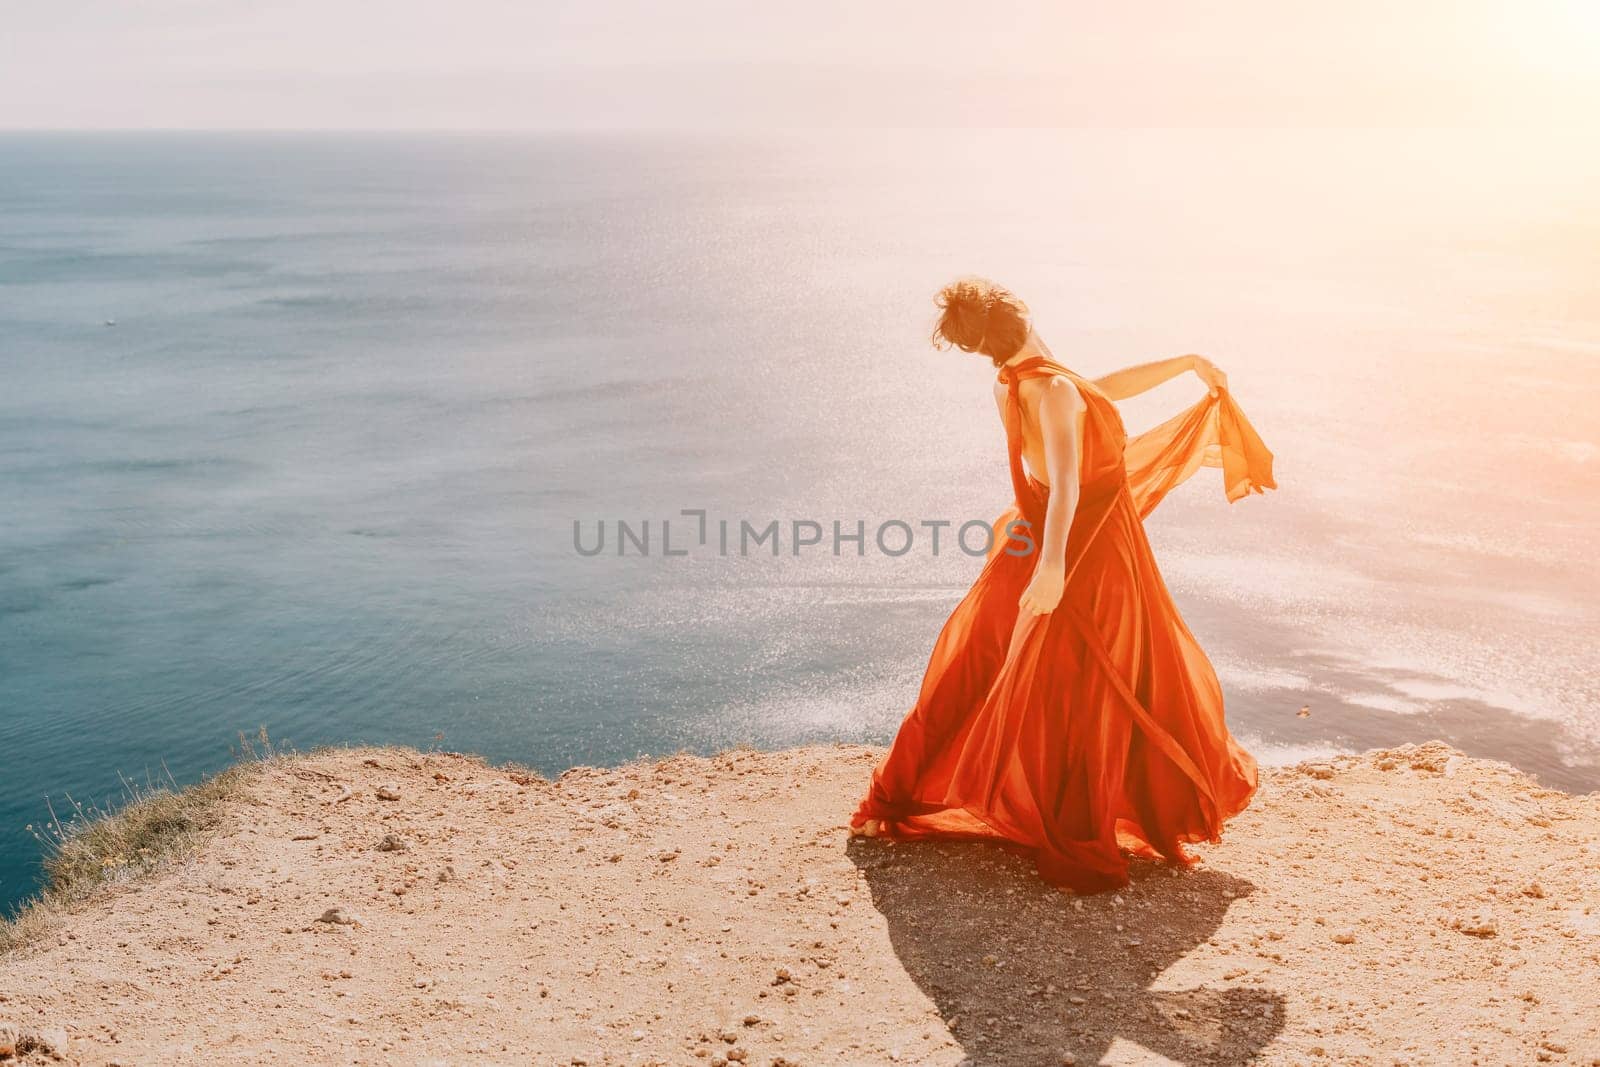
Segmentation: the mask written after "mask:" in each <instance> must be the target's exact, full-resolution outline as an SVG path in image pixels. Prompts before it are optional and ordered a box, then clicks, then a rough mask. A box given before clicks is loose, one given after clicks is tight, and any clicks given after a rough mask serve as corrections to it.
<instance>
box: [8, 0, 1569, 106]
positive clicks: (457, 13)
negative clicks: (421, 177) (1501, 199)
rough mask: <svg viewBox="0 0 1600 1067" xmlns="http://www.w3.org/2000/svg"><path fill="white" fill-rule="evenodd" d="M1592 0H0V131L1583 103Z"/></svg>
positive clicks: (1564, 104)
mask: <svg viewBox="0 0 1600 1067" xmlns="http://www.w3.org/2000/svg"><path fill="white" fill-rule="evenodd" d="M1597 111H1600V0H1381V2H1377V0H1340V2H1338V3H1329V2H1327V0H1232V2H1228V0H1221V2H1217V3H1209V4H1200V3H1194V2H1188V0H1183V2H1147V3H1138V4H1114V3H1104V2H1098V0H1097V2H1094V3H1088V2H1055V3H1048V2H1045V3H1016V2H973V0H969V2H965V3H952V2H947V0H820V2H818V0H812V2H809V3H804V4H788V5H784V4H779V3H762V2H754V3H752V2H751V0H740V2H737V3H735V2H730V0H680V2H677V3H664V2H659V0H598V2H584V3H576V2H541V0H434V2H427V0H383V2H379V0H42V2H41V0H0V128H35V129H37V128H86V127H87V128H100V127H122V128H141V127H202V128H206V127H210V128H216V127H227V128H261V127H277V128H327V127H334V128H339V127H344V128H351V127H357V128H369V127H370V128H452V129H504V128H540V127H669V128H681V127H719V126H739V127H748V126H769V125H771V126H834V125H848V126H876V125H911V126H946V125H978V126H992V125H1090V126H1126V125H1179V126H1184V125H1192V126H1206V125H1245V126H1253V125H1348V126H1373V125H1400V126H1408V125H1475V124H1512V125H1522V124H1528V123H1536V124H1546V123H1549V124H1558V125H1572V124H1590V123H1593V122H1594V116H1595V115H1596V113H1597Z"/></svg>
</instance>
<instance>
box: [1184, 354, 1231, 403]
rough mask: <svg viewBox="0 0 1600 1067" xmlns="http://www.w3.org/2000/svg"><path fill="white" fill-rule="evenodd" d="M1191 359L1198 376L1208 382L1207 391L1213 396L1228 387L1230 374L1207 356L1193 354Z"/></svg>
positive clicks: (1192, 366) (1191, 364)
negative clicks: (1225, 372)
mask: <svg viewBox="0 0 1600 1067" xmlns="http://www.w3.org/2000/svg"><path fill="white" fill-rule="evenodd" d="M1189 360H1190V366H1191V369H1192V370H1193V371H1194V373H1195V375H1196V377H1198V378H1199V379H1200V380H1201V381H1202V382H1205V383H1206V391H1207V392H1208V393H1210V394H1211V395H1212V396H1216V395H1217V394H1218V393H1220V392H1221V391H1222V390H1224V389H1226V388H1227V387H1228V376H1227V375H1226V374H1224V373H1223V372H1222V371H1221V370H1220V369H1219V368H1218V367H1217V365H1216V364H1215V363H1213V362H1211V361H1210V360H1209V359H1207V358H1206V357H1205V356H1195V355H1191V356H1190V357H1189Z"/></svg>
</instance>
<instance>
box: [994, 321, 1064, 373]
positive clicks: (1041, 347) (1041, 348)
mask: <svg viewBox="0 0 1600 1067" xmlns="http://www.w3.org/2000/svg"><path fill="white" fill-rule="evenodd" d="M1035 356H1039V357H1042V358H1044V359H1053V358H1054V357H1052V356H1051V355H1050V349H1048V348H1046V347H1045V344H1044V341H1043V340H1041V339H1040V337H1039V335H1038V334H1036V333H1034V332H1033V331H1032V330H1029V331H1028V339H1027V340H1026V341H1024V342H1022V347H1021V348H1019V349H1017V354H1016V355H1014V356H1012V357H1011V358H1010V359H1008V360H1006V361H1005V362H1004V363H1002V364H1000V366H1001V367H1012V366H1015V365H1017V364H1018V363H1021V362H1022V361H1023V360H1025V359H1032V358H1033V357H1035Z"/></svg>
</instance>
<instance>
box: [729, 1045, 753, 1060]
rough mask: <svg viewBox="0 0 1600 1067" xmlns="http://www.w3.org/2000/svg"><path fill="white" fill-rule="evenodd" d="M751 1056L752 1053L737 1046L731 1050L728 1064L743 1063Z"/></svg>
mask: <svg viewBox="0 0 1600 1067" xmlns="http://www.w3.org/2000/svg"><path fill="white" fill-rule="evenodd" d="M749 1055H750V1053H748V1052H746V1051H745V1050H744V1049H742V1048H740V1047H739V1046H738V1045H735V1046H734V1047H733V1048H730V1049H729V1050H728V1062H729V1063H743V1062H744V1061H745V1060H746V1059H747V1058H748V1057H749Z"/></svg>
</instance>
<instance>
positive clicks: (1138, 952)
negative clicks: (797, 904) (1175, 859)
mask: <svg viewBox="0 0 1600 1067" xmlns="http://www.w3.org/2000/svg"><path fill="white" fill-rule="evenodd" d="M849 855H850V858H851V859H852V860H853V861H854V862H855V864H856V866H857V867H859V868H860V869H861V870H862V872H863V873H864V874H865V875H866V879H867V884H868V885H869V886H870V887H871V890H872V899H873V903H874V904H875V905H876V906H877V908H878V910H879V911H880V912H882V914H883V916H884V918H885V919H887V920H888V924H889V939H890V942H891V943H892V944H893V945H894V949H895V953H896V954H897V955H898V956H899V957H900V961H901V963H902V964H903V965H904V966H905V969H906V972H907V973H908V974H909V975H911V977H912V979H913V980H914V981H915V982H916V983H917V985H918V986H920V987H921V988H922V990H923V992H925V993H926V994H927V995H928V997H929V998H930V999H931V1000H932V1001H933V1003H934V1004H935V1005H936V1006H937V1007H938V1010H939V1013H940V1014H941V1015H942V1016H943V1017H944V1020H945V1024H946V1025H947V1026H949V1027H950V1028H951V1032H952V1033H953V1034H954V1035H955V1038H956V1040H957V1042H958V1043H959V1044H960V1045H961V1047H962V1049H963V1050H964V1051H965V1052H966V1054H967V1059H966V1061H965V1062H966V1063H969V1064H972V1065H974V1067H977V1065H982V1067H991V1065H1008V1064H1018V1065H1021V1064H1027V1065H1030V1067H1032V1065H1036V1064H1059V1063H1062V1062H1063V1059H1062V1056H1063V1054H1064V1053H1071V1054H1072V1056H1073V1057H1074V1062H1076V1063H1078V1064H1080V1065H1087V1064H1095V1063H1099V1062H1100V1061H1101V1059H1102V1058H1103V1057H1104V1056H1105V1055H1106V1053H1107V1051H1108V1050H1109V1049H1110V1048H1111V1046H1112V1044H1113V1042H1115V1041H1116V1040H1117V1039H1118V1038H1122V1039H1124V1040H1126V1041H1131V1042H1134V1043H1135V1044H1137V1045H1140V1046H1143V1047H1144V1048H1145V1049H1148V1050H1150V1051H1151V1052H1155V1053H1157V1054H1159V1055H1161V1056H1164V1057H1166V1058H1167V1059H1169V1060H1173V1061H1176V1062H1178V1063H1184V1064H1190V1063H1205V1064H1217V1063H1222V1064H1232V1063H1242V1062H1245V1061H1246V1060H1248V1059H1250V1058H1251V1057H1252V1056H1253V1055H1254V1054H1255V1053H1257V1052H1258V1051H1260V1050H1261V1049H1262V1048H1263V1047H1264V1046H1265V1045H1266V1044H1267V1043H1268V1042H1270V1041H1271V1040H1272V1039H1273V1038H1274V1037H1275V1036H1276V1035H1277V1033H1278V1031H1279V1030H1280V1029H1281V1028H1282V1026H1283V1006H1284V998H1283V997H1282V995H1280V994H1278V993H1276V992H1272V991H1269V990H1259V989H1237V988H1230V989H1203V988H1202V989H1185V990H1178V991H1164V990H1162V991H1158V990H1153V989H1151V988H1150V985H1151V983H1152V981H1154V980H1155V979H1156V978H1157V977H1158V976H1159V975H1160V973H1161V972H1162V971H1163V970H1164V969H1166V968H1167V967H1169V966H1171V965H1172V964H1173V963H1174V962H1176V961H1177V960H1178V959H1180V958H1182V957H1183V956H1185V955H1187V954H1188V953H1189V952H1191V951H1193V950H1194V949H1195V948H1196V947H1198V946H1199V945H1201V944H1203V943H1204V942H1205V941H1206V940H1207V939H1208V938H1210V937H1211V936H1212V935H1213V934H1214V933H1215V932H1216V931H1217V929H1218V927H1219V926H1221V924H1222V918H1223V915H1224V914H1225V913H1226V912H1227V910H1228V906H1229V905H1230V904H1232V903H1233V901H1234V900H1235V899H1237V898H1239V897H1242V896H1245V895H1246V894H1248V893H1249V892H1250V891H1251V889H1252V888H1253V887H1252V886H1251V884H1250V883H1249V882H1245V881H1242V880H1240V879H1238V878H1234V877H1232V876H1230V875H1226V874H1222V873H1220V872H1217V871H1207V870H1200V871H1191V872H1187V873H1184V874H1182V875H1181V876H1178V877H1172V876H1171V874H1170V872H1168V871H1166V870H1164V869H1158V868H1154V867H1151V866H1149V865H1141V866H1142V867H1143V869H1142V870H1136V871H1135V880H1134V883H1133V885H1131V886H1129V887H1128V888H1127V889H1125V890H1123V891H1122V893H1121V894H1109V893H1107V894H1101V895H1099V896H1094V897H1085V898H1081V899H1082V907H1081V908H1080V907H1078V906H1076V905H1075V904H1074V899H1075V898H1073V897H1072V896H1070V895H1068V894H1065V893H1062V892H1060V891H1058V890H1055V889H1052V888H1051V887H1049V886H1048V885H1046V884H1044V883H1043V882H1041V881H1040V880H1039V876H1038V875H1037V874H1036V873H1035V872H1034V870H1033V866H1032V864H1031V863H1029V862H1028V861H1027V860H1025V859H1023V858H1021V857H1018V856H1016V855H1014V854H1011V853H1009V852H1006V851H1004V850H1002V849H1000V848H996V847H994V846H990V845H982V844H961V843H952V842H912V843H902V844H890V843H888V842H884V841H869V840H864V839H855V840H853V841H852V842H851V843H850V847H849ZM1141 875H1142V877H1141ZM1118 895H1120V896H1121V898H1122V900H1123V903H1122V904H1120V905H1118V904H1117V903H1116V902H1115V898H1116V896H1118Z"/></svg>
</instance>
